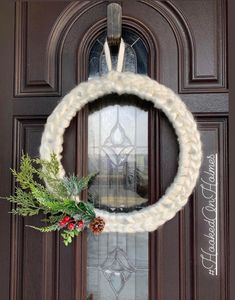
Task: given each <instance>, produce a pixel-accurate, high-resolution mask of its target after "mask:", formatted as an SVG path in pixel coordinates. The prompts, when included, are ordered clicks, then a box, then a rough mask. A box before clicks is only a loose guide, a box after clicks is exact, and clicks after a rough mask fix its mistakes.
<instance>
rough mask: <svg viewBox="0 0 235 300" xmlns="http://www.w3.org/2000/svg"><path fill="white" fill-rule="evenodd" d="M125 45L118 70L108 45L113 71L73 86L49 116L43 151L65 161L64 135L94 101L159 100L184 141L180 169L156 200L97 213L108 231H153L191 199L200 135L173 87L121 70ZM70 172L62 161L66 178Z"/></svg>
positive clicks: (198, 162)
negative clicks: (108, 97)
mask: <svg viewBox="0 0 235 300" xmlns="http://www.w3.org/2000/svg"><path fill="white" fill-rule="evenodd" d="M124 49H125V45H124V43H123V41H122V42H121V45H120V50H119V57H118V64H117V71H112V65H111V58H110V52H109V48H108V44H107V43H105V45H104V50H105V55H106V61H107V65H108V69H109V73H108V74H107V75H106V76H103V77H101V78H99V79H93V80H90V81H89V82H83V83H80V84H79V85H78V86H77V87H75V88H74V89H73V90H71V91H70V92H69V93H68V94H67V95H66V96H65V97H64V98H63V99H62V100H61V102H60V103H59V104H58V105H57V107H56V108H55V109H54V111H53V112H52V114H51V115H50V116H49V117H48V119H47V123H46V125H45V129H44V132H43V135H42V140H41V146H40V156H41V158H42V159H46V160H49V159H50V155H51V153H53V152H54V153H55V154H57V156H58V159H59V161H60V160H61V157H62V156H61V153H62V151H63V146H62V145H63V134H64V132H65V129H66V128H67V127H68V126H69V124H70V121H71V120H72V118H73V117H74V116H75V115H76V113H77V112H78V111H79V110H81V109H82V108H83V107H84V106H85V105H86V104H87V103H88V102H92V101H94V100H96V99H98V98H100V97H102V96H104V95H109V94H112V93H117V94H118V95H122V94H131V95H136V96H138V97H139V98H141V99H143V100H145V101H146V100H147V101H151V102H153V104H154V106H155V107H156V108H158V109H161V110H162V111H163V112H164V113H165V115H166V116H167V117H168V119H169V120H170V121H171V123H172V125H173V127H174V129H175V132H176V134H177V136H178V142H179V148H180V153H179V161H178V171H177V174H176V177H175V178H174V181H173V182H172V183H171V185H170V186H169V187H168V188H167V190H166V192H165V194H164V195H163V196H162V197H161V198H160V199H159V200H158V201H157V202H156V203H155V204H153V205H150V206H148V207H146V208H143V209H141V210H139V211H133V212H130V213H110V212H107V211H104V210H100V209H95V211H96V214H97V215H99V216H101V217H102V218H103V219H104V220H105V223H106V224H105V229H104V231H106V232H129V233H134V232H144V231H153V230H155V229H157V228H158V227H159V226H161V225H162V224H164V223H165V222H166V221H168V220H170V219H172V218H173V217H174V216H175V214H176V213H177V212H178V211H179V210H180V209H181V208H182V207H183V206H184V205H185V204H186V203H187V201H188V198H189V196H190V194H191V193H192V191H193V189H194V187H195V185H196V181H197V178H198V175H199V169H200V166H201V160H202V150H201V140H200V134H199V132H198V130H197V125H196V122H195V120H194V118H193V116H192V114H191V112H190V111H189V110H188V109H187V108H186V106H185V104H184V103H183V102H182V101H181V99H180V98H179V97H178V96H177V95H176V94H175V93H174V92H173V91H172V90H171V89H169V88H167V87H166V86H164V85H161V84H159V83H158V82H156V81H154V80H152V79H150V78H149V77H147V76H143V75H138V74H133V73H127V72H121V70H122V64H123V57H124ZM64 175H65V171H64V169H63V167H62V165H60V172H59V176H60V178H63V176H64Z"/></svg>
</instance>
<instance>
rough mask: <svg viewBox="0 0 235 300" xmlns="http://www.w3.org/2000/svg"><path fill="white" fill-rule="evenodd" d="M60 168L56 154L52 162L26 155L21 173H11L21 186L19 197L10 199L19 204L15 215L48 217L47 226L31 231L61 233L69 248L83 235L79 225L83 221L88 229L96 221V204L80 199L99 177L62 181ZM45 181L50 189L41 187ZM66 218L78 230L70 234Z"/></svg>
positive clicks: (21, 166) (16, 194) (17, 188)
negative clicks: (59, 174) (79, 196)
mask: <svg viewBox="0 0 235 300" xmlns="http://www.w3.org/2000/svg"><path fill="white" fill-rule="evenodd" d="M59 168H60V165H59V162H58V160H57V157H56V155H55V154H52V155H51V159H50V160H49V161H46V160H42V159H39V158H36V159H32V158H30V157H29V156H28V155H27V154H26V155H23V156H22V158H21V163H20V169H19V171H18V172H17V171H16V170H11V171H12V174H13V176H14V177H15V180H16V182H17V187H16V190H15V194H14V195H13V196H10V197H8V198H6V199H7V200H8V201H10V202H12V203H14V204H15V205H13V207H14V208H13V209H12V211H11V212H12V213H13V214H17V215H20V216H23V217H25V216H34V215H38V214H44V215H45V218H44V219H42V221H43V222H45V223H46V224H45V226H43V227H35V226H29V227H31V228H33V229H36V230H40V231H41V232H51V231H56V230H59V231H61V236H62V238H63V240H64V244H65V245H66V246H67V245H68V244H69V243H71V242H72V239H73V238H74V237H75V236H77V235H79V233H80V232H81V228H79V227H78V226H76V221H79V220H82V221H83V222H84V228H85V227H88V226H89V223H90V222H91V221H92V220H93V219H94V218H95V217H96V215H95V212H94V207H93V206H92V204H90V203H89V202H82V201H80V202H77V201H76V197H77V196H78V195H79V194H80V193H81V192H82V191H83V190H84V189H87V188H88V187H89V185H90V184H91V182H92V181H93V179H94V178H95V176H96V175H97V174H91V175H88V176H86V177H82V178H78V177H77V176H75V175H71V176H68V177H65V178H63V179H59V178H58V173H59ZM43 181H45V182H46V183H47V186H44V185H43V184H42V183H40V182H43ZM65 217H67V218H68V217H69V218H70V220H72V221H71V222H72V223H73V224H74V228H72V229H70V230H68V228H67V227H66V226H65V225H67V224H68V223H66V224H64V225H61V224H62V223H60V222H63V219H64V218H65Z"/></svg>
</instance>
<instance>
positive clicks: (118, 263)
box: [100, 247, 136, 297]
mask: <svg viewBox="0 0 235 300" xmlns="http://www.w3.org/2000/svg"><path fill="white" fill-rule="evenodd" d="M100 268H101V270H102V272H103V274H104V276H105V277H106V279H107V280H108V282H109V284H110V286H111V287H112V289H113V291H114V293H115V295H116V296H117V297H118V295H119V294H120V292H121V290H122V289H123V287H124V285H125V283H126V281H127V280H128V279H129V278H130V276H131V274H132V273H133V272H134V271H135V270H136V269H135V267H134V266H133V265H132V264H131V263H130V262H129V260H128V257H127V255H126V252H125V251H123V250H122V249H121V248H119V247H116V248H115V249H114V250H113V251H111V252H110V253H109V254H108V257H107V258H106V260H105V262H104V263H103V264H102V265H101V266H100Z"/></svg>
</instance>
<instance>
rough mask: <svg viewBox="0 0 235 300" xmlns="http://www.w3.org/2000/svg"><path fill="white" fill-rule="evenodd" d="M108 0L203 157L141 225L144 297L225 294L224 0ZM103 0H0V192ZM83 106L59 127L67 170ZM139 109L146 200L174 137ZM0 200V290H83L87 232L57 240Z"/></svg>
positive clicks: (66, 293) (32, 145) (75, 158)
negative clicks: (162, 216) (117, 6)
mask: <svg viewBox="0 0 235 300" xmlns="http://www.w3.org/2000/svg"><path fill="white" fill-rule="evenodd" d="M118 2H120V3H121V5H122V8H123V28H124V30H126V31H128V30H131V31H132V32H134V33H135V34H136V35H139V36H140V37H141V39H142V40H143V43H144V45H145V47H146V49H147V52H148V64H147V69H148V74H149V76H150V77H152V78H154V79H156V80H158V81H160V82H161V83H163V84H165V85H167V86H168V87H170V88H172V89H173V90H174V91H176V92H177V93H179V94H180V96H181V97H182V99H183V101H184V102H185V103H186V104H187V105H188V107H189V108H190V110H191V111H192V112H193V113H194V114H195V117H196V118H197V121H198V125H199V129H200V132H201V135H202V141H203V152H204V159H203V165H202V169H201V174H200V177H199V179H198V184H197V187H196V189H195V192H194V193H193V195H192V197H191V200H190V202H189V203H188V204H187V206H186V207H185V209H184V210H182V211H181V212H180V213H178V214H177V216H176V217H175V218H174V219H172V220H171V221H169V222H168V223H167V224H165V225H164V226H162V227H161V228H159V230H157V231H156V232H154V233H150V234H149V237H148V249H149V250H148V264H149V273H148V281H149V283H148V285H149V286H148V290H149V299H151V300H155V299H158V300H163V299H164V300H172V299H176V300H177V299H178V300H191V299H195V300H196V299H197V300H217V299H218V300H223V299H229V295H228V279H229V278H228V266H229V261H228V244H229V241H228V230H229V229H228V224H227V220H228V198H227V189H228V181H227V163H228V161H227V143H228V138H227V114H228V94H227V78H226V76H227V73H226V67H227V62H226V37H227V33H226V24H227V20H226V5H227V3H226V0H200V1H184V0H172V1H152V0H149V1H147V0H140V1H134V5H133V1H126V0H124V1H118ZM107 3H108V2H107V1H104V0H99V1H53V2H51V1H15V2H13V1H7V0H3V1H1V4H0V5H1V9H0V11H1V18H0V20H1V21H0V22H1V28H2V30H3V32H2V40H1V43H2V45H4V47H0V51H1V55H0V57H1V72H0V90H1V95H0V101H1V110H0V128H1V129H0V140H1V141H2V146H1V156H0V165H1V172H0V182H1V185H0V195H1V196H4V195H9V194H10V193H12V192H13V191H14V182H12V180H11V175H10V171H9V168H10V167H18V165H19V158H20V155H21V153H22V150H24V151H25V152H28V153H29V154H30V155H32V156H37V155H38V148H39V145H40V138H41V133H42V131H43V126H44V124H45V122H46V118H47V116H48V115H49V114H50V113H51V112H52V110H53V108H54V107H55V106H56V104H57V103H58V101H59V99H60V98H61V97H62V96H63V95H65V94H66V93H67V92H68V91H69V90H70V89H71V88H73V87H74V86H75V85H76V84H78V83H79V82H81V81H83V80H87V79H88V77H89V68H90V66H89V56H90V53H91V49H92V46H93V45H94V43H95V41H97V38H98V37H99V36H100V35H102V34H103V35H104V34H105V27H106V8H107ZM88 114H89V109H88V107H86V108H84V109H83V111H81V112H79V113H78V114H77V116H76V118H74V119H73V121H72V122H71V124H70V127H69V128H68V129H67V130H66V133H65V143H64V152H63V164H64V166H65V169H66V171H67V172H77V173H78V174H79V175H81V174H86V172H87V167H88V162H87V151H88V148H87V133H88ZM149 119H150V121H149V129H150V132H149V161H150V162H151V163H152V165H153V169H154V170H152V171H151V170H150V171H149V202H150V203H154V202H155V201H156V199H158V198H159V196H161V195H162V194H163V193H164V192H165V189H166V188H167V186H168V185H169V184H170V182H171V181H172V179H173V178H174V176H175V174H176V170H177V157H178V146H177V142H176V137H175V134H174V130H173V129H172V126H171V125H170V124H169V122H168V120H167V119H166V118H165V116H164V115H163V114H162V113H160V112H157V111H155V110H153V109H152V110H150V111H149ZM215 170H217V172H216V171H215ZM215 174H217V177H216V176H215ZM208 180H209V183H210V184H212V185H211V186H209V184H208V182H207V181H208ZM210 180H211V182H210ZM213 180H214V181H213ZM216 182H217V188H215V184H216ZM208 186H209V187H211V190H209V191H208V189H207V188H208ZM84 196H85V195H84ZM215 196H216V197H215ZM0 206H1V207H0V236H1V243H0V264H1V269H0V290H1V297H2V299H4V300H5V299H6V300H7V299H10V300H21V299H24V300H31V299H35V300H39V299H40V300H42V299H43V300H44V299H48V300H49V299H57V300H59V299H65V298H66V299H78V300H85V299H86V290H87V283H86V278H87V276H88V275H87V264H86V262H87V234H86V233H84V234H83V235H82V237H80V238H78V239H77V240H76V242H75V243H74V245H73V246H72V247H69V248H66V247H64V246H63V244H62V243H61V240H60V239H59V237H58V235H56V234H55V235H54V234H47V235H42V234H40V233H38V232H35V231H32V230H30V229H29V228H27V227H25V226H24V225H25V224H32V225H37V224H39V220H40V218H39V217H33V218H27V219H24V220H23V219H22V218H19V217H14V216H12V215H10V214H8V211H9V210H10V206H9V205H8V203H6V202H0ZM208 213H209V214H208ZM214 216H216V218H215V219H214ZM216 251H217V255H216ZM208 258H209V259H208ZM215 261H216V263H217V270H216V268H215V267H216V263H215ZM125 299H126V300H128V299H127V298H125ZM93 300H96V299H95V298H94V299H93Z"/></svg>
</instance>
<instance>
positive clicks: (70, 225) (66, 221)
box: [59, 216, 84, 230]
mask: <svg viewBox="0 0 235 300" xmlns="http://www.w3.org/2000/svg"><path fill="white" fill-rule="evenodd" d="M59 225H60V227H65V226H67V229H68V230H73V229H74V228H75V227H77V228H78V229H80V230H81V229H82V228H83V227H84V221H83V220H79V221H76V220H74V218H71V217H69V216H65V217H64V218H63V219H62V220H60V221H59Z"/></svg>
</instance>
